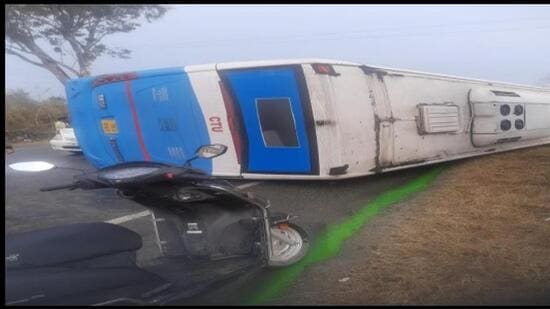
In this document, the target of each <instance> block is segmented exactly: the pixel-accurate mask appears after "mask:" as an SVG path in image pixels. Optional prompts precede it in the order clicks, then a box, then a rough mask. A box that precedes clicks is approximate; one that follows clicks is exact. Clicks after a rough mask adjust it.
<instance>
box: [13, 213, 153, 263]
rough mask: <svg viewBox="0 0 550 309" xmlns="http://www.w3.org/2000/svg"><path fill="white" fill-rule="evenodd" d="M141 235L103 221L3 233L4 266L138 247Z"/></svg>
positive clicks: (68, 259) (73, 259)
mask: <svg viewBox="0 0 550 309" xmlns="http://www.w3.org/2000/svg"><path fill="white" fill-rule="evenodd" d="M141 246H142V242H141V236H140V235H139V234H137V233H136V232H133V231H131V230H129V229H127V228H124V227H121V226H118V225H114V224H110V223H103V222H94V223H77V224H70V225H63V226H59V227H53V228H46V229H42V230H37V231H31V232H26V233H21V234H17V235H11V236H6V243H5V249H6V250H5V253H6V269H8V270H10V269H21V268H34V267H44V266H53V265H58V264H64V263H70V262H76V261H80V260H86V259H92V258H95V257H99V256H104V255H112V254H116V253H119V252H124V251H135V250H138V249H139V248H141Z"/></svg>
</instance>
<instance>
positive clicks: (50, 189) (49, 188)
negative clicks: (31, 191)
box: [40, 183, 77, 192]
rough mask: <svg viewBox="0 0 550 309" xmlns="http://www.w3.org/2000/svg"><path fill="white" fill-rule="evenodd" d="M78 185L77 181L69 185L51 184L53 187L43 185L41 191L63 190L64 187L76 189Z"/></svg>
mask: <svg viewBox="0 0 550 309" xmlns="http://www.w3.org/2000/svg"><path fill="white" fill-rule="evenodd" d="M76 187H77V185H76V184H75V183H71V184H67V185H59V186H51V187H42V188H40V191H42V192H45V191H55V190H62V189H74V188H76Z"/></svg>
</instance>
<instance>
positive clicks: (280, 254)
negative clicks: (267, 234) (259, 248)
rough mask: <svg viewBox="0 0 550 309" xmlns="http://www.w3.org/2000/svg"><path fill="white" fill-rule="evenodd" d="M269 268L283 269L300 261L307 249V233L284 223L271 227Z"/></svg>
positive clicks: (295, 226) (288, 223)
mask: <svg viewBox="0 0 550 309" xmlns="http://www.w3.org/2000/svg"><path fill="white" fill-rule="evenodd" d="M270 231H271V249H272V250H271V257H270V258H269V262H268V266H269V267H284V266H288V265H292V264H294V263H296V262H298V261H299V260H300V259H302V258H303V257H304V256H305V255H306V253H307V251H308V249H309V239H308V237H307V233H306V232H305V231H304V230H303V229H302V228H300V227H299V226H297V225H296V224H293V223H290V222H285V223H280V224H276V225H273V226H271V228H270Z"/></svg>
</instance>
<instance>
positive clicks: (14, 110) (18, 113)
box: [4, 89, 67, 142]
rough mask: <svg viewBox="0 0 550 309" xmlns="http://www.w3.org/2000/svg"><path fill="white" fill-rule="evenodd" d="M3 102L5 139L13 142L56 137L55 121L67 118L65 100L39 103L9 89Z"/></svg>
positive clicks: (23, 93) (45, 100) (22, 91)
mask: <svg viewBox="0 0 550 309" xmlns="http://www.w3.org/2000/svg"><path fill="white" fill-rule="evenodd" d="M4 102H5V104H4V108H5V110H4V112H5V115H6V116H5V117H6V118H5V119H6V124H5V136H6V138H7V139H8V140H9V141H10V142H22V141H37V140H45V139H50V138H52V137H53V136H54V135H55V127H54V122H55V120H56V119H57V118H59V117H64V116H65V117H66V116H67V104H66V103H65V98H63V97H49V98H47V99H43V100H36V99H33V98H32V97H31V96H30V95H29V93H27V92H25V91H24V90H21V89H17V90H8V91H7V93H6V95H5V98H4Z"/></svg>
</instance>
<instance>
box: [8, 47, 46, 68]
mask: <svg viewBox="0 0 550 309" xmlns="http://www.w3.org/2000/svg"><path fill="white" fill-rule="evenodd" d="M6 53H7V54H10V55H14V56H17V57H19V58H21V59H23V60H25V61H26V62H28V63H31V64H34V65H37V66H39V67H42V68H46V66H45V65H44V64H43V63H40V62H37V61H33V60H31V59H29V58H27V57H25V56H23V55H21V54H20V53H18V52H16V51H14V50H13V49H10V48H9V47H6Z"/></svg>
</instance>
